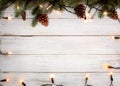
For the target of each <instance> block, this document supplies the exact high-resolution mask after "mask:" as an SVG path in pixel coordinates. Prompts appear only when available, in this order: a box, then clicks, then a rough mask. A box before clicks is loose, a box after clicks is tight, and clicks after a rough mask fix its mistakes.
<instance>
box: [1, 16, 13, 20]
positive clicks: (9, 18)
mask: <svg viewBox="0 0 120 86" xmlns="http://www.w3.org/2000/svg"><path fill="white" fill-rule="evenodd" d="M2 19H8V20H11V19H12V17H11V16H8V17H2Z"/></svg>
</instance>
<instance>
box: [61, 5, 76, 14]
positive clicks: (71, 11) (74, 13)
mask: <svg viewBox="0 0 120 86" xmlns="http://www.w3.org/2000/svg"><path fill="white" fill-rule="evenodd" d="M63 8H64V9H65V10H66V11H67V12H69V13H72V14H75V12H72V11H70V10H68V9H67V8H66V7H64V6H63Z"/></svg>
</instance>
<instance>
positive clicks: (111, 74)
mask: <svg viewBox="0 0 120 86" xmlns="http://www.w3.org/2000/svg"><path fill="white" fill-rule="evenodd" d="M109 75H110V86H113V72H110V73H109Z"/></svg>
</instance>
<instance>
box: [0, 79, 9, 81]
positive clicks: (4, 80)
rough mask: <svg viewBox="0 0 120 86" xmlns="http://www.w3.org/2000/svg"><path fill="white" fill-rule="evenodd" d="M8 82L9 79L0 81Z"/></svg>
mask: <svg viewBox="0 0 120 86" xmlns="http://www.w3.org/2000/svg"><path fill="white" fill-rule="evenodd" d="M8 81H9V79H2V80H0V82H8Z"/></svg>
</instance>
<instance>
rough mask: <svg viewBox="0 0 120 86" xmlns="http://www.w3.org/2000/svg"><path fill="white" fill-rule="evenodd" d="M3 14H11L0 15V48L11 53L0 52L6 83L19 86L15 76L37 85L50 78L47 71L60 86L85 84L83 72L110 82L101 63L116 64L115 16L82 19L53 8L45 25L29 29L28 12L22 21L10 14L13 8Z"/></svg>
mask: <svg viewBox="0 0 120 86" xmlns="http://www.w3.org/2000/svg"><path fill="white" fill-rule="evenodd" d="M4 16H12V18H13V19H12V20H10V21H9V20H4V19H1V20H0V41H1V44H0V50H2V52H7V51H12V52H13V55H9V56H5V55H0V70H1V73H0V79H2V78H5V77H8V78H10V82H7V83H2V84H3V85H4V86H20V83H18V82H19V80H25V82H26V83H27V86H40V85H41V84H43V83H50V80H49V78H48V76H49V74H50V73H53V72H54V73H55V81H56V82H57V83H59V84H64V86H83V85H84V76H85V72H90V80H89V84H92V85H93V86H109V84H110V81H109V75H108V73H107V72H109V71H108V70H105V69H104V68H103V64H106V63H108V64H110V65H113V66H118V67H120V39H118V40H112V39H111V38H110V36H111V35H117V36H120V24H119V23H118V21H114V20H112V19H109V18H105V19H102V20H99V19H97V18H95V19H94V20H93V22H91V23H83V22H82V21H81V20H80V19H78V18H77V17H76V16H75V15H73V14H69V13H66V12H65V13H62V14H61V15H57V14H56V13H55V12H54V13H53V14H50V15H49V17H50V20H49V21H50V23H49V26H48V27H44V26H42V25H41V24H38V25H37V26H36V27H35V28H33V27H31V26H30V23H31V18H32V16H31V15H30V14H29V12H27V20H26V21H22V20H21V18H20V19H16V18H14V16H13V10H12V9H11V8H9V9H8V10H7V11H6V12H5V15H4ZM110 71H111V70H110ZM112 71H113V72H115V74H114V86H119V85H120V81H119V80H120V70H116V71H115V70H112ZM5 72H8V73H5Z"/></svg>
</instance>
